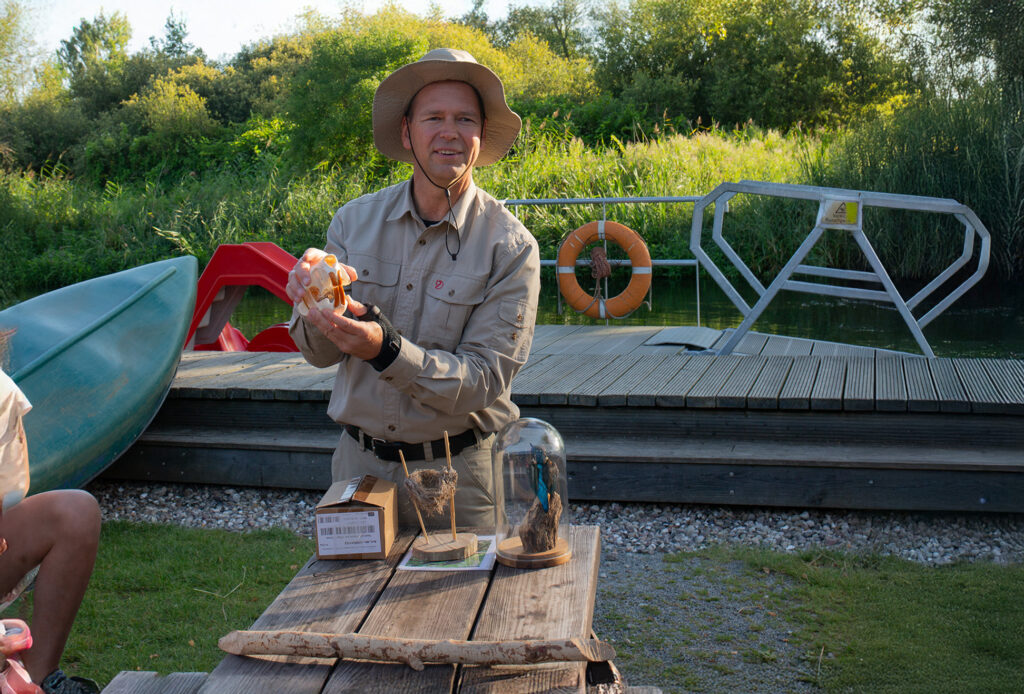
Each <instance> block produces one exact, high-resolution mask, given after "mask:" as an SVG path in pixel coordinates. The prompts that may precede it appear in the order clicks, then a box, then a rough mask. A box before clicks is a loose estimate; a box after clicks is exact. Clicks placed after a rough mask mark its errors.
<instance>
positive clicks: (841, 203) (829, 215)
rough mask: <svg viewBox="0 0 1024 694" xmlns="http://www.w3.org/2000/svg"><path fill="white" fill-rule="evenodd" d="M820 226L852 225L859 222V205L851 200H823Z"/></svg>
mask: <svg viewBox="0 0 1024 694" xmlns="http://www.w3.org/2000/svg"><path fill="white" fill-rule="evenodd" d="M821 205H822V214H821V224H824V225H826V226H830V225H833V224H841V225H843V226H846V225H854V224H857V223H858V221H859V218H858V212H860V204H859V203H857V202H856V201H853V200H824V201H822V203H821Z"/></svg>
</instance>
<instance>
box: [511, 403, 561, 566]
mask: <svg viewBox="0 0 1024 694" xmlns="http://www.w3.org/2000/svg"><path fill="white" fill-rule="evenodd" d="M493 456H494V457H493V461H494V479H495V480H502V489H501V491H502V496H503V497H504V504H502V502H501V499H498V504H499V506H498V510H497V518H496V519H495V524H496V530H497V534H496V536H495V538H496V540H497V542H498V546H497V559H498V561H499V562H501V563H502V564H505V565H507V566H514V567H518V568H530V569H533V568H541V567H545V566H556V565H558V564H564V563H565V562H567V561H569V559H570V558H571V556H572V551H571V550H570V548H569V541H568V537H569V525H570V520H571V518H570V510H569V495H568V484H567V480H566V475H565V444H564V443H563V442H562V436H561V435H560V434H559V433H558V430H557V429H555V428H554V427H553V426H551V425H550V424H548V423H547V422H545V421H543V420H540V419H533V418H531V417H524V418H522V419H518V420H516V421H514V422H511V423H510V424H508V425H507V426H506V427H505V428H504V429H502V430H501V431H499V432H498V436H497V438H496V439H495V442H494V449H493Z"/></svg>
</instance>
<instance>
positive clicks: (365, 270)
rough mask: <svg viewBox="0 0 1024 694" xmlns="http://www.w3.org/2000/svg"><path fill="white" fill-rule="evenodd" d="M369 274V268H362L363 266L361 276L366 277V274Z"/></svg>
mask: <svg viewBox="0 0 1024 694" xmlns="http://www.w3.org/2000/svg"><path fill="white" fill-rule="evenodd" d="M369 274H370V271H369V270H367V269H366V268H365V267H364V268H363V277H366V276H367V275H369Z"/></svg>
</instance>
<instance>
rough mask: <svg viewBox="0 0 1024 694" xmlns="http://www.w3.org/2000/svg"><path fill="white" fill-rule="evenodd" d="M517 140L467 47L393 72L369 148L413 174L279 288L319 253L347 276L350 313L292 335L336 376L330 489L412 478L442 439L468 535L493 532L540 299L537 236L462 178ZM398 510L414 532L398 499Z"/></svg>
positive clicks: (342, 214) (342, 213)
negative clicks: (336, 433)
mask: <svg viewBox="0 0 1024 694" xmlns="http://www.w3.org/2000/svg"><path fill="white" fill-rule="evenodd" d="M519 128H520V119H519V116H517V115H516V114H515V113H513V112H512V111H511V110H510V109H509V107H508V105H507V104H506V102H505V96H504V89H503V87H502V84H501V81H500V80H499V79H498V77H497V76H496V75H495V74H494V73H493V72H491V71H490V70H489V69H488V68H486V67H484V66H482V65H480V64H479V63H477V62H476V61H475V60H474V59H473V57H472V56H470V55H469V54H468V53H466V52H465V51H458V50H452V49H436V50H433V51H430V52H429V53H427V54H426V55H425V56H424V57H423V58H421V59H420V60H419V61H416V62H414V63H410V64H409V65H406V66H404V67H402V68H400V69H398V70H396V71H395V72H394V73H392V74H391V75H390V76H388V77H387V78H386V79H385V80H384V81H383V82H381V84H380V87H378V89H377V93H376V95H375V96H374V102H373V134H374V143H375V144H376V146H377V148H378V149H379V150H380V151H381V152H382V153H383V154H385V155H386V156H388V157H390V158H392V159H396V160H398V161H405V162H408V163H410V164H412V167H413V175H412V178H411V179H410V180H408V181H405V182H403V183H400V184H398V185H395V186H391V187H389V188H386V189H384V190H380V191H378V192H376V193H372V194H369V195H364V196H362V197H360V198H357V199H355V200H352V201H350V202H349V203H347V204H346V205H345V206H344V207H342V208H341V209H340V210H338V212H337V213H336V214H335V216H334V219H333V220H332V222H331V225H330V227H329V228H328V230H327V245H326V248H325V249H324V250H319V249H308V250H307V251H306V252H305V253H304V254H303V257H302V259H301V260H300V261H299V262H298V263H297V264H296V266H295V268H294V269H293V270H292V272H291V275H290V277H289V282H288V287H287V291H288V295H289V297H291V299H292V301H293V302H299V301H301V299H302V296H303V293H304V291H305V287H306V286H308V284H309V281H310V268H311V267H312V266H314V265H315V264H317V263H318V262H319V261H320V260H321V259H322V258H323V257H324V256H325V254H327V253H330V254H333V255H334V256H335V257H336V258H337V260H338V261H339V264H340V266H341V268H342V270H343V271H344V272H347V273H348V275H349V277H350V278H351V279H352V280H353V283H352V284H351V285H350V287H349V290H350V299H349V303H348V311H347V313H346V312H345V311H344V310H342V309H341V308H338V309H335V311H333V312H331V311H324V310H320V309H317V308H312V309H310V310H309V312H308V315H306V316H305V317H301V316H300V315H299V314H298V312H297V311H296V312H295V313H294V314H293V316H292V321H291V325H290V333H291V335H292V337H293V338H294V340H295V343H296V344H297V345H298V346H299V349H301V350H302V353H303V355H304V356H305V357H306V359H307V360H308V361H309V362H310V363H311V364H313V365H315V366H320V367H326V366H330V365H333V364H337V365H338V374H337V377H336V379H335V382H334V389H333V391H332V393H331V402H330V405H329V407H328V410H327V411H328V414H329V415H330V416H331V418H332V419H334V420H335V421H337V422H338V423H339V424H341V425H342V427H343V428H344V433H343V434H342V436H341V439H340V441H339V443H338V447H337V449H336V450H335V453H334V457H333V460H332V464H331V474H332V478H333V479H334V480H335V481H338V480H344V479H349V478H351V477H355V476H357V475H362V474H373V475H376V476H378V477H383V478H386V479H391V480H394V481H395V482H397V483H399V484H400V485H401V482H402V479H403V478H404V476H405V473H404V471H403V470H402V465H401V462H399V455H398V452H399V450H401V451H402V453H403V454H404V457H405V460H406V462H407V463H408V466H409V470H410V471H412V470H414V469H416V468H420V467H430V468H433V469H440V468H441V467H442V466H443V465H444V464H445V448H444V441H443V436H444V433H445V432H448V437H449V443H450V447H451V452H452V465H453V467H454V468H455V470H456V472H458V474H459V478H458V491H457V493H456V496H455V507H456V518H457V521H458V524H459V525H465V526H481V527H491V526H493V524H494V520H495V519H494V505H495V496H496V491H495V490H496V488H497V489H500V484H501V481H500V479H498V480H495V479H493V475H492V463H491V446H492V444H493V442H494V433H495V432H497V431H498V430H500V429H501V428H502V427H503V426H504V425H506V424H507V423H509V422H511V421H514V420H515V419H517V418H518V416H519V408H518V407H517V406H516V405H515V404H514V403H513V402H512V400H511V397H510V396H511V384H512V378H513V377H514V376H515V375H516V373H517V372H518V371H519V369H520V368H521V367H522V365H523V364H524V363H525V362H526V358H527V355H528V354H529V351H530V344H531V342H532V340H533V331H534V321H535V319H536V313H537V299H538V295H539V293H540V257H539V252H538V249H537V242H536V240H535V239H534V238H533V236H532V235H531V234H530V233H529V231H527V230H526V228H525V227H524V226H523V225H522V224H521V223H520V222H519V220H517V219H516V218H515V217H514V216H513V215H512V214H511V213H510V212H509V211H508V210H507V209H506V208H505V207H504V206H503V205H502V204H501V203H499V202H498V201H496V200H495V199H494V198H493V197H491V196H490V195H488V194H487V193H485V192H484V191H482V190H480V189H479V188H477V187H476V186H475V185H474V184H473V167H474V166H482V165H487V164H492V163H494V162H496V161H498V160H499V159H501V157H503V156H504V155H505V153H506V152H507V151H508V150H509V148H510V147H511V146H512V143H513V142H514V141H515V138H516V137H517V136H518V133H519ZM399 514H400V518H401V520H402V521H403V522H404V523H415V522H416V521H415V514H414V511H413V508H412V506H411V504H410V502H409V499H408V496H407V495H406V494H405V493H404V492H403V493H400V494H399ZM435 520H437V522H438V524H441V525H443V524H444V519H435Z"/></svg>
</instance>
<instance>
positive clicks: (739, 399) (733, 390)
mask: <svg viewBox="0 0 1024 694" xmlns="http://www.w3.org/2000/svg"><path fill="white" fill-rule="evenodd" d="M769 358H770V357H747V358H745V359H744V360H743V361H741V362H740V363H739V364H738V365H737V366H736V368H735V369H734V370H733V372H732V373H731V374H729V378H727V379H726V381H725V383H724V384H723V385H722V387H721V388H720V389H719V391H718V393H717V394H716V395H715V406H716V407H732V408H743V407H746V406H747V394H748V393H749V392H750V389H751V388H753V386H754V382H755V381H756V380H757V377H758V376H759V375H760V373H761V369H763V368H764V366H765V364H767V363H768V359H769Z"/></svg>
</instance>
